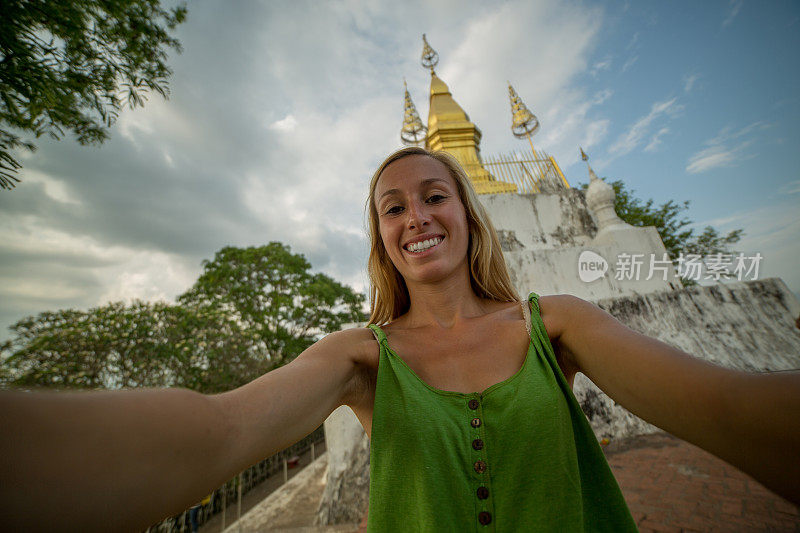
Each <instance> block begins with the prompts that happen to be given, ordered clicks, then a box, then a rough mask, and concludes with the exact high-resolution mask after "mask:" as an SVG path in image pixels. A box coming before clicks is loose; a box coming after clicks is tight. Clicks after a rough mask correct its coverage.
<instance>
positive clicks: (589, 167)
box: [578, 146, 600, 183]
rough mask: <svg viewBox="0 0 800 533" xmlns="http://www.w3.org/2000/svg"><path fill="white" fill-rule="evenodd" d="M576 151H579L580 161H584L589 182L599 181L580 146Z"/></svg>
mask: <svg viewBox="0 0 800 533" xmlns="http://www.w3.org/2000/svg"><path fill="white" fill-rule="evenodd" d="M578 149H579V150H580V151H581V159H583V160H584V161H586V167H587V168H588V169H589V182H590V183H591V182H592V181H595V180H597V181H600V178H598V177H597V174H595V173H594V170H593V169H592V165H590V164H589V156H588V155H586V152H584V151H583V148H581V147H580V146H579V147H578Z"/></svg>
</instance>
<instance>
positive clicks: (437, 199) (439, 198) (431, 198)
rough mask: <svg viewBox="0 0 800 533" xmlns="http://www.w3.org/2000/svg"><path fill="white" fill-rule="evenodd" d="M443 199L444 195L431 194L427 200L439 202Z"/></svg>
mask: <svg viewBox="0 0 800 533" xmlns="http://www.w3.org/2000/svg"><path fill="white" fill-rule="evenodd" d="M444 199H445V197H444V196H442V195H441V194H433V195H431V196H430V197H429V198H428V201H429V202H431V203H434V204H436V203H439V202H441V201H442V200H444Z"/></svg>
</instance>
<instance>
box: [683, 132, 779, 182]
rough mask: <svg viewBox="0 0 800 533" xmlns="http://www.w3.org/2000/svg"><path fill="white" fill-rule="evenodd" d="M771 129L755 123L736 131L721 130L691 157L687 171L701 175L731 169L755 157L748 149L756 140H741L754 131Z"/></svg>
mask: <svg viewBox="0 0 800 533" xmlns="http://www.w3.org/2000/svg"><path fill="white" fill-rule="evenodd" d="M769 127H770V125H769V124H766V123H764V122H755V123H753V124H750V125H749V126H746V127H744V128H742V129H739V130H736V131H734V130H733V129H732V128H730V127H725V128H723V129H721V130H720V132H719V133H718V134H717V135H715V136H714V137H712V138H711V139H709V140H708V141H706V142H705V144H706V147H705V148H703V149H701V150H699V151H698V152H696V153H695V154H693V155H692V156H691V157H689V161H688V162H687V164H686V171H687V172H689V173H690V174H699V173H701V172H706V171H709V170H712V169H715V168H721V167H731V166H734V165H735V164H736V163H739V162H740V161H744V160H745V159H750V158H752V157H754V154H751V153H748V152H747V148H748V147H749V146H751V145H752V144H753V142H754V140H753V139H744V140H741V139H743V138H745V137H747V136H749V135H750V134H752V133H753V132H754V131H757V130H763V129H766V128H769Z"/></svg>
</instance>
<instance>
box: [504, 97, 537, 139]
mask: <svg viewBox="0 0 800 533" xmlns="http://www.w3.org/2000/svg"><path fill="white" fill-rule="evenodd" d="M508 98H509V99H510V100H511V118H512V121H511V132H512V133H513V134H514V136H515V137H517V138H518V139H522V138H525V137H527V138H528V140H530V138H531V135H533V134H534V133H536V131H537V130H538V129H539V119H538V118H536V115H534V114H533V113H531V112H530V111H529V110H528V107H527V106H526V105H525V103H524V102H523V101H522V99H521V98H520V97H519V96H518V95H517V91H515V90H514V87H512V86H511V82H509V83H508ZM531 149H533V142H532V141H531Z"/></svg>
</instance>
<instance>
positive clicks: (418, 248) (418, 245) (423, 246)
mask: <svg viewBox="0 0 800 533" xmlns="http://www.w3.org/2000/svg"><path fill="white" fill-rule="evenodd" d="M440 242H442V237H434V238H433V239H428V240H426V241H420V242H415V243H413V244H409V245H408V246H407V248H408V250H409V251H411V252H422V251H424V250H427V249H428V248H431V247H433V246H436V245H437V244H439V243H440Z"/></svg>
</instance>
